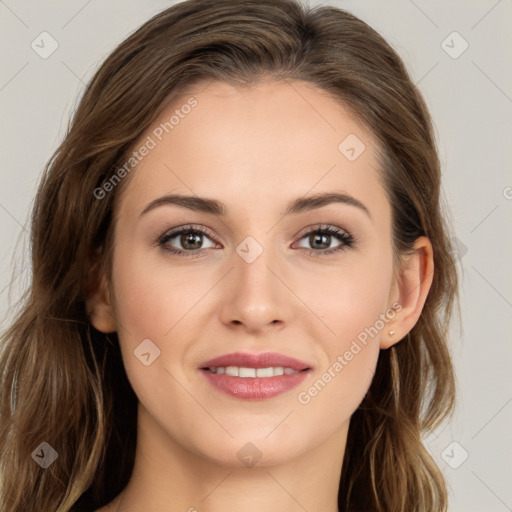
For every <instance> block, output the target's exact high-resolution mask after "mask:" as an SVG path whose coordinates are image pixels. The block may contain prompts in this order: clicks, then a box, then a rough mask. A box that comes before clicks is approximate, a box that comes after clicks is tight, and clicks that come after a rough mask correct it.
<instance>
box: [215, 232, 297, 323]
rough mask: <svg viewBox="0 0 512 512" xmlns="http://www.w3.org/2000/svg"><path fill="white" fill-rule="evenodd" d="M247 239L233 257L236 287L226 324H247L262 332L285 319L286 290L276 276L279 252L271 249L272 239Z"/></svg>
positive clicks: (227, 308) (225, 311)
mask: <svg viewBox="0 0 512 512" xmlns="http://www.w3.org/2000/svg"><path fill="white" fill-rule="evenodd" d="M258 237H259V239H260V240H261V242H260V241H258V240H257V239H256V237H254V236H247V237H246V238H245V239H244V240H242V242H241V243H240V244H239V245H238V246H237V247H236V253H235V254H233V265H234V269H233V273H232V277H231V281H230V283H231V284H230V286H231V287H232V288H231V290H230V291H229V293H227V294H226V295H225V297H226V300H225V301H224V304H223V316H224V318H223V320H224V321H225V322H235V323H243V324H245V325H246V327H248V328H251V329H258V328H261V327H264V326H265V325H267V324H269V323H272V322H273V321H276V320H277V321H283V320H284V319H285V318H284V316H285V312H284V309H285V307H284V306H285V304H286V300H285V297H284V294H285V293H286V292H287V291H286V288H285V287H284V286H283V285H282V283H280V281H279V279H278V278H277V277H276V275H274V272H276V269H275V267H278V265H277V261H276V256H275V255H276V251H275V248H273V247H271V246H270V239H271V237H269V236H265V237H264V240H262V238H263V235H258Z"/></svg>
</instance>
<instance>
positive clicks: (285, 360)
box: [199, 352, 312, 400]
mask: <svg viewBox="0 0 512 512" xmlns="http://www.w3.org/2000/svg"><path fill="white" fill-rule="evenodd" d="M219 366H222V367H226V366H239V367H240V366H242V367H246V368H256V369H257V368H268V367H275V366H283V367H286V368H291V369H293V370H296V371H297V373H292V374H291V375H276V376H274V377H254V378H251V377H248V378H244V377H233V376H231V375H226V374H217V373H212V372H210V371H209V370H208V368H212V367H219ZM199 370H200V371H201V373H202V374H203V375H204V376H205V378H206V379H207V381H208V382H209V383H210V384H211V385H212V386H213V387H215V388H216V389H217V390H219V391H221V392H223V393H225V394H227V395H229V396H231V397H235V398H239V399H244V400H264V399H267V398H272V397H275V396H277V395H280V394H282V393H285V392H287V391H290V390H291V389H293V388H295V387H296V386H298V385H299V384H300V383H301V382H302V381H303V380H304V379H305V378H306V377H307V376H308V375H309V374H310V373H311V371H312V367H311V366H310V365H308V364H307V363H305V362H303V361H300V360H298V359H295V358H293V357H288V356H285V355H283V354H278V353H276V352H265V353H262V354H247V353H243V352H235V353H232V354H226V355H223V356H220V357H216V358H214V359H210V360H208V361H205V362H204V363H202V364H201V365H200V368H199Z"/></svg>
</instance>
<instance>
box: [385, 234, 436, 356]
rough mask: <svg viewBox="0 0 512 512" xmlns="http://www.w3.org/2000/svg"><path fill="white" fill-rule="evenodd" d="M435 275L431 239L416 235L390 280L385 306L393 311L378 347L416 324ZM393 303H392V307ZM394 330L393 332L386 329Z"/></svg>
mask: <svg viewBox="0 0 512 512" xmlns="http://www.w3.org/2000/svg"><path fill="white" fill-rule="evenodd" d="M433 278H434V252H433V250H432V244H431V243H430V240H429V239H428V238H427V237H425V236H422V237H419V238H418V239H417V240H416V242H415V243H414V247H413V251H412V253H411V254H408V255H406V256H405V257H404V259H403V262H402V264H401V266H400V268H399V269H398V272H397V277H395V279H394V281H393V286H392V288H391V293H390V302H389V305H388V307H389V308H392V309H394V310H395V312H396V314H395V316H394V318H393V320H391V321H390V322H389V323H388V324H387V326H386V331H385V332H384V333H383V336H382V337H381V340H380V348H381V349H387V348H389V347H391V346H393V345H394V344H395V343H397V342H398V341H400V340H401V339H402V338H404V337H405V336H406V335H407V333H408V332H409V331H410V330H411V329H412V328H413V327H414V326H415V325H416V322H417V321H418V319H419V317H420V315H421V312H422V310H423V306H424V304H425V301H426V300H427V295H428V292H429V290H430V287H431V285H432V280H433ZM393 304H394V305H395V307H393ZM390 330H391V331H392V332H393V331H394V334H393V335H390V334H389V331H390Z"/></svg>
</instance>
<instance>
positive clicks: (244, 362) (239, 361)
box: [200, 352, 311, 371]
mask: <svg viewBox="0 0 512 512" xmlns="http://www.w3.org/2000/svg"><path fill="white" fill-rule="evenodd" d="M213 366H215V367H217V366H243V367H246V368H268V367H270V366H284V367H286V368H291V369H292V370H296V371H301V370H306V369H310V368H311V365H309V364H308V363H305V362H304V361H300V360H299V359H295V358H293V357H288V356H285V355H284V354H279V353H277V352H263V353H261V354H249V353H246V352H233V353H232V354H225V355H223V356H220V357H215V358H213V359H209V360H208V361H205V362H204V363H201V365H200V368H201V369H204V368H212V367H213Z"/></svg>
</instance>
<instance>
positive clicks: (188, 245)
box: [157, 225, 356, 257]
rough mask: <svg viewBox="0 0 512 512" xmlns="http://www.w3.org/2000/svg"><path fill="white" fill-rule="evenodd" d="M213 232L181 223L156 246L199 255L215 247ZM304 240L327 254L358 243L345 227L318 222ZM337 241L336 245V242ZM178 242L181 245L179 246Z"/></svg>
mask: <svg viewBox="0 0 512 512" xmlns="http://www.w3.org/2000/svg"><path fill="white" fill-rule="evenodd" d="M205 238H207V239H208V240H210V243H211V245H209V246H206V247H205V246H204V239H205ZM214 238H215V237H214V235H213V233H212V232H210V231H209V230H208V229H207V228H204V227H201V226H193V225H188V226H181V227H178V228H174V229H172V230H171V231H168V232H166V233H164V234H163V235H162V236H161V237H160V238H159V239H158V240H157V245H158V246H160V247H161V248H162V250H164V251H167V252H170V253H172V254H176V255H178V256H184V257H199V256H200V255H201V254H203V253H204V252H205V251H206V250H207V249H211V248H214V247H216V244H215V242H213V241H212V239H214ZM303 240H305V242H306V243H307V244H309V245H310V246H311V247H310V248H308V247H304V246H303V245H299V247H301V248H302V249H304V250H305V251H307V252H308V254H309V255H310V256H315V257H316V256H325V255H329V254H332V253H336V252H341V251H343V250H346V249H348V248H350V247H353V246H354V245H355V243H356V240H355V238H354V237H353V236H352V235H350V234H349V233H348V232H346V231H345V230H343V229H340V228H338V227H335V226H329V225H325V226H322V225H319V226H317V227H316V228H315V229H312V230H310V231H307V232H306V233H304V234H303V235H302V236H301V237H300V240H299V242H302V241H303ZM336 241H337V242H338V243H337V245H335V246H334V247H332V246H331V244H332V243H333V242H336ZM176 245H178V246H180V247H176Z"/></svg>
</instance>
